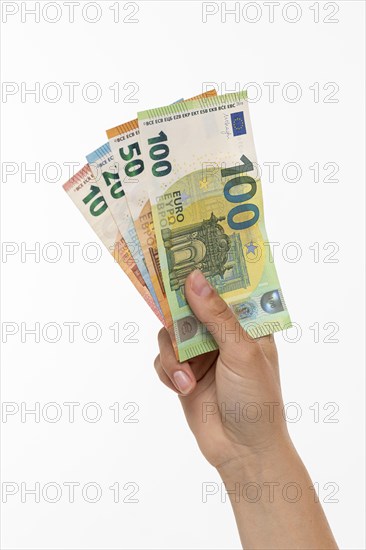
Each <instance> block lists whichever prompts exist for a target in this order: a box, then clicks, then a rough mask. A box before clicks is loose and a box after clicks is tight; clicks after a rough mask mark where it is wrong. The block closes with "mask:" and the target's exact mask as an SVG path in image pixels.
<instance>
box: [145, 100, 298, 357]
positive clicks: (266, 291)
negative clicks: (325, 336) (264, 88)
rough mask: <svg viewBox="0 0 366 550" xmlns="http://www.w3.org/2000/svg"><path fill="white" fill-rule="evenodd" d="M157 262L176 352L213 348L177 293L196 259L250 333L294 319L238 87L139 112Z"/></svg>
mask: <svg viewBox="0 0 366 550" xmlns="http://www.w3.org/2000/svg"><path fill="white" fill-rule="evenodd" d="M138 120H139V128H140V132H141V134H140V140H139V143H140V148H141V152H142V155H143V159H144V163H145V171H144V181H143V186H144V188H146V189H147V190H148V192H149V198H150V202H151V205H152V216H153V222H154V228H155V234H156V239H157V246H158V256H159V264H160V268H161V274H162V279H163V285H164V288H165V293H166V296H167V299H168V303H169V308H170V312H171V315H172V318H173V327H174V333H175V338H176V342H177V347H178V354H179V359H180V360H181V361H184V360H187V359H190V358H192V357H194V356H196V355H199V354H201V353H205V352H207V351H210V350H213V349H216V348H217V345H216V342H215V341H214V339H213V337H212V335H211V334H210V333H209V332H208V331H207V330H206V329H205V327H204V326H203V325H202V324H200V323H199V322H198V320H197V319H196V318H195V316H194V315H193V313H192V311H191V310H190V308H189V306H188V304H187V302H186V299H185V295H184V283H185V280H186V277H187V276H188V274H189V273H190V272H191V271H192V270H194V269H196V268H198V269H200V270H201V271H202V272H203V273H204V275H205V276H206V277H207V279H208V280H209V281H210V283H211V284H212V285H213V286H214V287H215V288H216V290H217V291H218V292H219V294H220V295H221V296H222V297H223V298H224V299H225V301H226V302H227V303H228V305H229V306H230V308H231V309H232V310H233V312H234V313H235V315H236V317H237V319H238V321H239V323H240V325H241V326H242V327H243V328H244V329H245V330H246V331H247V332H248V333H249V334H250V336H252V337H259V336H264V335H268V334H271V333H273V332H276V331H278V330H283V329H284V328H287V327H289V326H291V324H290V318H289V314H288V311H287V308H286V305H285V301H284V298H283V294H282V291H281V288H280V284H279V281H278V277H277V273H276V269H275V266H274V263H273V259H272V256H271V254H270V250H269V247H268V246H266V243H267V244H268V238H267V234H266V229H265V225H264V215H263V200H262V189H261V181H260V179H259V177H258V174H257V173H256V170H255V167H256V166H257V158H256V153H255V148H254V141H253V134H252V126H251V122H250V118H249V110H248V102H247V96H246V93H245V92H239V93H233V94H226V95H223V96H217V97H208V98H202V99H196V100H193V101H187V102H182V103H176V104H173V105H169V106H167V107H161V108H157V109H152V110H147V111H144V112H141V113H139V114H138Z"/></svg>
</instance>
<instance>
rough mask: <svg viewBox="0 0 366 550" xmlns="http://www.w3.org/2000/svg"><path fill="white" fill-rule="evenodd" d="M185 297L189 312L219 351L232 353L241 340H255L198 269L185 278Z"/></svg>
mask: <svg viewBox="0 0 366 550" xmlns="http://www.w3.org/2000/svg"><path fill="white" fill-rule="evenodd" d="M185 296H186V299H187V302H188V303H189V305H190V307H191V309H192V311H193V313H194V314H195V315H196V317H197V318H198V319H199V320H200V321H201V322H202V323H203V324H204V325H205V326H206V327H207V330H208V331H209V332H210V333H211V334H212V336H213V337H214V338H215V340H216V342H217V344H218V346H219V348H220V350H221V351H223V352H227V353H229V355H233V353H234V354H235V350H237V346H238V345H239V344H241V345H243V343H244V341H246V342H249V341H251V342H255V340H253V339H252V338H251V337H250V336H249V335H248V334H247V333H246V332H245V331H244V330H243V329H242V327H241V326H240V323H239V321H238V320H237V318H236V317H235V315H234V313H233V312H232V311H231V309H230V308H229V306H228V305H227V303H226V302H225V301H224V300H223V299H222V298H221V297H220V296H219V294H218V293H217V292H216V290H215V289H214V288H213V287H212V286H211V285H210V284H209V282H208V281H207V280H206V278H205V277H204V275H203V274H202V273H201V271H199V270H198V269H196V270H195V271H192V272H191V273H190V274H189V276H188V277H187V280H186V283H185Z"/></svg>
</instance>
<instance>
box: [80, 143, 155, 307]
mask: <svg viewBox="0 0 366 550" xmlns="http://www.w3.org/2000/svg"><path fill="white" fill-rule="evenodd" d="M86 160H87V161H88V163H89V166H90V168H91V170H92V172H93V175H94V178H95V181H96V185H97V186H98V187H99V188H100V190H101V192H102V195H103V197H104V198H105V201H106V203H107V205H108V208H109V209H110V212H111V214H112V216H113V218H114V221H115V222H116V224H117V226H118V229H119V230H120V232H121V235H122V237H123V238H124V240H125V242H126V243H127V246H128V248H129V250H130V252H131V255H132V257H133V259H134V261H135V263H136V266H137V269H138V270H139V272H140V274H141V276H142V278H143V280H144V281H145V283H146V286H147V288H148V289H149V292H150V294H151V296H152V298H153V300H154V302H155V305H156V307H157V308H158V310H159V311H160V313H161V308H160V305H159V302H158V299H157V296H156V294H155V290H154V287H153V285H152V282H151V278H150V275H149V272H148V270H147V267H146V264H145V258H144V255H143V253H142V249H141V245H140V241H139V239H138V236H137V233H136V229H135V225H134V223H133V220H132V216H131V212H130V209H129V206H128V204H127V200H126V195H125V192H124V189H123V185H122V182H121V180H120V177H119V166H118V163H117V162H116V161H115V160H114V156H113V154H112V151H111V148H110V145H109V143H105V144H104V145H102V146H101V147H99V148H98V149H96V150H95V151H93V152H92V153H90V154H89V155H87V156H86Z"/></svg>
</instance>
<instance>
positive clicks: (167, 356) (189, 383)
mask: <svg viewBox="0 0 366 550" xmlns="http://www.w3.org/2000/svg"><path fill="white" fill-rule="evenodd" d="M158 343H159V349H160V362H161V366H162V368H163V370H164V372H165V373H166V375H167V376H168V378H169V379H170V380H171V382H172V383H173V385H174V386H175V388H176V389H177V390H178V392H179V393H181V394H182V395H188V394H189V393H191V392H192V391H193V390H194V388H195V386H196V379H195V376H194V374H193V372H192V369H191V367H190V365H189V363H188V362H187V361H185V362H184V363H179V362H178V361H177V359H176V357H175V353H174V349H173V345H172V341H171V339H170V336H169V333H168V331H167V330H166V329H165V328H163V329H161V330H160V332H159V334H158Z"/></svg>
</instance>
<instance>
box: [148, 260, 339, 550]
mask: <svg viewBox="0 0 366 550" xmlns="http://www.w3.org/2000/svg"><path fill="white" fill-rule="evenodd" d="M185 293H186V298H187V301H188V303H189V305H190V306H191V308H192V311H193V312H194V313H195V315H196V316H197V317H198V319H199V320H200V321H202V323H204V324H205V325H206V327H207V329H208V330H209V331H210V332H211V333H212V335H213V336H214V338H215V340H216V342H217V344H218V346H219V350H218V351H215V352H210V353H206V354H205V355H201V356H199V357H195V358H194V359H192V360H191V361H187V362H185V363H179V362H178V361H177V360H176V358H175V354H174V351H173V347H172V344H171V341H170V337H169V335H168V333H167V331H166V330H162V331H160V333H159V347H160V355H159V356H158V357H157V358H156V360H155V368H156V370H157V372H158V374H159V377H160V378H161V380H162V381H163V382H164V383H165V384H166V385H167V386H168V387H169V388H171V389H172V390H175V391H176V392H178V393H179V397H180V400H181V402H182V405H183V409H184V412H185V415H186V418H187V421H188V423H189V426H190V428H191V430H192V432H193V433H194V435H195V436H196V439H197V442H198V445H199V447H200V449H201V451H202V453H203V454H204V456H205V457H206V458H207V460H208V461H209V462H210V463H211V464H212V465H213V466H215V467H216V468H217V469H218V471H219V473H220V475H221V477H222V479H223V482H224V484H225V486H226V488H227V490H228V492H229V493H230V500H231V503H232V506H233V510H234V513H235V518H236V523H237V525H238V530H239V533H240V537H241V540H242V543H243V545H244V546H245V547H246V548H251V549H261V550H263V549H264V548H265V549H273V550H274V549H276V550H278V549H279V548H281V550H290V549H291V550H294V549H302V550H305V549H306V550H310V549H313V550H321V549H323V550H325V549H326V550H332V549H336V548H337V544H336V542H335V540H334V538H333V535H332V532H331V530H330V528H329V525H328V523H327V519H326V517H325V515H324V513H323V510H322V508H321V505H320V502H319V500H318V499H314V492H313V490H312V482H311V479H310V477H309V475H308V473H307V471H306V468H305V466H304V465H303V463H302V461H301V459H300V457H299V456H298V454H297V452H296V450H295V448H294V446H293V445H292V442H291V440H290V437H289V435H288V432H287V428H286V423H285V420H284V417H283V414H282V411H283V404H282V396H281V387H280V378H279V372H278V361H277V351H276V346H275V343H274V340H273V337H272V336H268V337H265V338H260V339H258V340H253V339H252V338H250V337H249V336H248V335H247V334H246V332H245V331H244V330H243V329H242V328H241V326H240V324H239V323H238V321H237V319H236V318H235V316H234V315H233V313H232V311H231V310H230V308H229V307H228V306H227V305H226V303H225V302H224V301H223V300H222V299H221V298H220V296H218V294H217V293H216V292H215V290H214V289H213V288H212V287H211V286H210V285H209V284H208V282H207V281H206V279H205V278H204V277H203V275H202V274H201V272H199V271H194V272H192V273H191V274H190V275H189V277H188V278H187V281H186V287H185ZM253 490H254V494H251V491H253Z"/></svg>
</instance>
